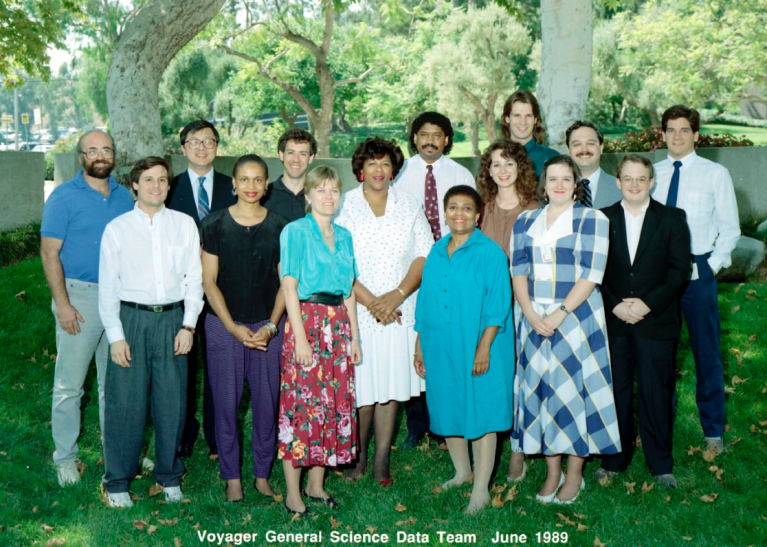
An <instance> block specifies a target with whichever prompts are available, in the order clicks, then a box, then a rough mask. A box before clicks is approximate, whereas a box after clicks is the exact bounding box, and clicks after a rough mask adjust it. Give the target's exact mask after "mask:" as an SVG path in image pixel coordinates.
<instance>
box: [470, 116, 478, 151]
mask: <svg viewBox="0 0 767 547" xmlns="http://www.w3.org/2000/svg"><path fill="white" fill-rule="evenodd" d="M470 128H471V155H472V156H479V154H480V152H479V121H478V120H474V121H473V122H471V124H470Z"/></svg>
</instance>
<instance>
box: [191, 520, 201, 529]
mask: <svg viewBox="0 0 767 547" xmlns="http://www.w3.org/2000/svg"><path fill="white" fill-rule="evenodd" d="M192 528H193V529H195V530H199V529H200V523H199V522H198V523H196V524H192Z"/></svg>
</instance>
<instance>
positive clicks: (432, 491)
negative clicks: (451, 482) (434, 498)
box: [431, 486, 442, 495]
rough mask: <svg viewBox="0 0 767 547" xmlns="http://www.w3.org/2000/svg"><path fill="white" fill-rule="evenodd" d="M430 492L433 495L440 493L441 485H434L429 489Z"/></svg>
mask: <svg viewBox="0 0 767 547" xmlns="http://www.w3.org/2000/svg"><path fill="white" fill-rule="evenodd" d="M431 493H432V494H434V495H437V494H441V493H442V487H441V486H435V487H434V488H432V489H431Z"/></svg>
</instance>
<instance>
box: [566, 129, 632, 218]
mask: <svg viewBox="0 0 767 547" xmlns="http://www.w3.org/2000/svg"><path fill="white" fill-rule="evenodd" d="M604 142H605V138H604V136H603V135H602V132H601V131H600V130H599V128H598V127H597V126H596V125H594V124H593V123H591V122H586V121H581V120H579V121H577V122H575V123H574V124H572V125H571V126H570V127H568V128H567V131H565V143H566V144H567V152H568V154H570V157H571V158H573V160H574V161H575V164H576V165H577V166H578V169H580V170H581V182H582V183H583V189H584V190H585V193H586V195H585V196H584V198H583V200H581V203H582V204H583V205H585V206H586V207H593V208H594V209H602V208H603V207H608V206H610V205H612V204H613V203H617V202H619V201H620V200H621V198H622V196H621V192H620V190H618V187H617V186H616V184H615V178H614V177H612V176H610V175H608V174H607V173H605V172H604V171H603V170H602V168H601V167H600V162H601V159H602V152H603V151H604V147H605V145H604Z"/></svg>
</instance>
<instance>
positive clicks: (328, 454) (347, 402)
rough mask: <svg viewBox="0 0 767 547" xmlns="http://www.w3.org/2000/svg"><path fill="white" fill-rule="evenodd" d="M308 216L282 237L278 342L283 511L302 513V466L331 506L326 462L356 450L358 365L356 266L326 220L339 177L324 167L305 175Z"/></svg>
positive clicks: (341, 235)
mask: <svg viewBox="0 0 767 547" xmlns="http://www.w3.org/2000/svg"><path fill="white" fill-rule="evenodd" d="M304 195H305V196H306V202H307V208H308V209H310V210H311V213H310V214H308V215H306V217H305V218H302V219H299V220H296V221H295V222H291V223H290V224H288V225H287V226H286V227H285V228H284V229H283V231H282V234H281V235H280V266H281V272H280V276H281V277H282V291H283V293H284V295H285V306H286V308H287V311H288V320H287V321H286V323H285V335H284V342H283V347H282V370H281V377H280V412H279V424H278V425H279V432H278V440H279V445H278V450H277V457H278V458H279V459H281V460H282V464H283V465H282V468H283V471H284V473H285V482H286V483H287V490H288V493H287V497H286V498H285V508H286V509H287V510H288V511H289V512H291V513H296V514H299V515H302V516H305V515H308V513H309V509H308V508H307V507H306V505H305V504H304V501H303V500H302V499H301V490H300V482H301V468H302V467H308V468H309V473H308V475H309V478H308V481H307V484H306V490H305V491H304V492H303V494H304V495H306V496H307V497H308V498H309V499H310V500H313V501H318V502H321V503H324V504H325V505H327V506H328V507H331V508H333V509H335V508H337V507H338V504H337V503H336V501H335V500H334V499H333V498H332V497H331V496H330V495H329V494H328V493H327V492H325V488H324V478H325V466H331V467H335V466H336V465H342V464H348V463H350V462H351V461H352V460H353V459H354V456H355V454H356V450H357V416H356V402H355V397H354V365H356V364H358V363H359V362H360V358H361V354H360V342H359V330H358V328H357V307H356V300H355V298H354V293H353V292H352V284H353V283H354V279H355V278H356V277H357V268H356V265H355V262H354V253H353V251H352V236H351V233H350V232H349V231H348V230H347V229H346V228H343V227H341V226H338V225H336V224H334V223H333V222H332V221H331V219H332V218H333V215H334V214H335V213H336V211H337V210H338V205H339V202H340V199H341V179H340V177H339V176H338V173H337V172H336V171H335V170H334V169H332V168H330V167H318V168H316V169H314V170H313V171H312V172H310V173H309V174H308V175H307V177H306V182H305V184H304Z"/></svg>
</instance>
